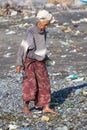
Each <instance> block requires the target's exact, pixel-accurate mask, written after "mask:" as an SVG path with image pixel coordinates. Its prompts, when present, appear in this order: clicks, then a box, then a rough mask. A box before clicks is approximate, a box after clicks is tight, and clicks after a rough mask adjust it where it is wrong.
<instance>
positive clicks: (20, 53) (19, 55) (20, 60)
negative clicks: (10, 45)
mask: <svg viewBox="0 0 87 130" xmlns="http://www.w3.org/2000/svg"><path fill="white" fill-rule="evenodd" d="M22 44H23V40H22V42H21V44H20V46H19V48H18V53H17V60H16V66H23V56H24V47H23V45H22Z"/></svg>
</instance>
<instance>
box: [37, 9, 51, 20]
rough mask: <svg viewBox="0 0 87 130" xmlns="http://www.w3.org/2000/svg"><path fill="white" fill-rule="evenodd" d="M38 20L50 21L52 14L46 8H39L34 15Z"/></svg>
mask: <svg viewBox="0 0 87 130" xmlns="http://www.w3.org/2000/svg"><path fill="white" fill-rule="evenodd" d="M36 17H37V18H38V19H39V20H40V21H44V20H49V21H51V19H52V14H51V13H49V12H48V11H47V10H40V11H39V12H38V13H37V16H36Z"/></svg>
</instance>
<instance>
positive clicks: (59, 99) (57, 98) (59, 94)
mask: <svg viewBox="0 0 87 130" xmlns="http://www.w3.org/2000/svg"><path fill="white" fill-rule="evenodd" d="M86 86H87V83H84V84H82V85H77V86H72V87H67V88H64V89H61V90H59V91H55V92H53V93H52V94H51V97H52V105H50V107H52V108H55V107H57V106H59V105H61V104H63V103H64V102H65V100H66V99H67V98H68V96H69V95H70V94H71V92H75V91H76V90H78V89H82V88H84V87H86Z"/></svg>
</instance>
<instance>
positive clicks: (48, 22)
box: [37, 20, 50, 30]
mask: <svg viewBox="0 0 87 130" xmlns="http://www.w3.org/2000/svg"><path fill="white" fill-rule="evenodd" d="M49 24H50V21H49V20H44V21H43V22H38V24H37V26H38V27H39V29H41V30H44V29H45V28H46V27H47V26H48V25H49Z"/></svg>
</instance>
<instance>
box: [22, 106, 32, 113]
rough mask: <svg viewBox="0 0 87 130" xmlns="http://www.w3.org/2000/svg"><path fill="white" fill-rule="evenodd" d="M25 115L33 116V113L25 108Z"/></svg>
mask: <svg viewBox="0 0 87 130" xmlns="http://www.w3.org/2000/svg"><path fill="white" fill-rule="evenodd" d="M23 113H24V114H28V115H30V114H32V112H31V111H29V110H28V109H27V108H26V107H24V108H23Z"/></svg>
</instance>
